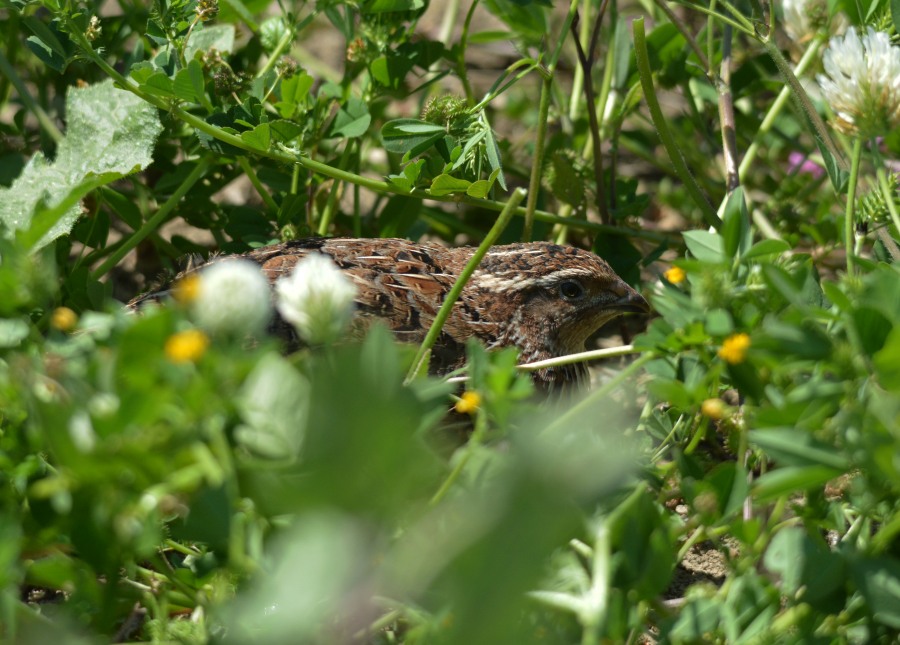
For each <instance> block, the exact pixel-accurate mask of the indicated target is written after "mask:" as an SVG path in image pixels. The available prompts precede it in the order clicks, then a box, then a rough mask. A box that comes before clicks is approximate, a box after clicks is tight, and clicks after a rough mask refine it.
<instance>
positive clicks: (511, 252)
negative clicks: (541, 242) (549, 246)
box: [487, 249, 545, 258]
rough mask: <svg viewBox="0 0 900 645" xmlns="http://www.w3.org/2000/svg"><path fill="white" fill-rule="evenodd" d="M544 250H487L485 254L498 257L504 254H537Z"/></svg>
mask: <svg viewBox="0 0 900 645" xmlns="http://www.w3.org/2000/svg"><path fill="white" fill-rule="evenodd" d="M544 252H545V250H544V249H531V250H530V251H522V250H518V251H488V252H487V254H488V255H490V256H493V257H496V258H499V257H503V256H504V255H539V254H541V253H544Z"/></svg>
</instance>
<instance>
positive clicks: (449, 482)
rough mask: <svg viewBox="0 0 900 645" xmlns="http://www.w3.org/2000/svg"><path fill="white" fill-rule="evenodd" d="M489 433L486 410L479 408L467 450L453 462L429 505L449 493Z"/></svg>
mask: <svg viewBox="0 0 900 645" xmlns="http://www.w3.org/2000/svg"><path fill="white" fill-rule="evenodd" d="M486 434H487V417H486V415H485V412H484V410H482V409H479V410H478V412H477V413H476V417H475V429H474V430H473V431H472V435H471V436H470V437H469V441H468V442H466V447H465V449H464V450H465V452H463V453H462V454H461V455H460V456H459V459H457V460H456V463H455V464H453V469H452V470H451V471H450V473H449V474H448V475H447V477H446V479H444V481H443V482H442V483H441V487H440V488H438V489H437V492H435V494H434V495H432V497H431V499H430V500H429V501H428V505H429V506H435V505H436V504H438V503H439V502H440V501H441V500H442V499H444V496H445V495H446V494H447V491H449V490H450V488H452V487H453V484H454V483H456V480H457V479H459V476H460V475H461V474H462V471H463V470H464V469H465V467H466V464H467V463H468V462H469V459H470V458H471V457H472V455H473V454H474V452H475V449H476V448H477V447H478V446H480V445H481V442H482V441H483V440H484V436H485V435H486Z"/></svg>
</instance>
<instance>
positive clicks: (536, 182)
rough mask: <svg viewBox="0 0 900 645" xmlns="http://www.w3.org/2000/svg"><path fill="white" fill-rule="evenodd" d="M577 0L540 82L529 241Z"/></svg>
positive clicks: (524, 238) (524, 234)
mask: <svg viewBox="0 0 900 645" xmlns="http://www.w3.org/2000/svg"><path fill="white" fill-rule="evenodd" d="M578 2H579V0H571V2H570V3H569V12H568V14H567V15H566V19H565V21H564V22H563V25H562V27H561V29H560V33H559V38H558V39H557V41H556V48H555V49H554V50H553V54H552V55H551V57H550V61H549V63H548V65H547V72H546V74H545V75H544V80H543V82H542V83H541V100H540V104H539V106H538V129H537V133H536V134H535V141H534V156H533V158H532V162H531V177H530V178H529V181H528V201H527V202H526V204H525V225H524V227H523V229H522V241H523V242H530V241H531V234H532V230H533V228H534V211H535V209H537V200H538V196H539V195H540V191H541V175H542V174H543V169H544V143H545V141H544V140H545V139H546V137H547V119H548V118H549V115H550V96H551V91H552V90H553V77H554V73H555V72H556V64H557V62H559V55H560V53H561V52H562V47H563V43H565V42H566V36H568V34H569V29H570V28H571V25H572V21H573V20H574V19H575V14H576V13H577V12H578ZM604 223H605V222H604Z"/></svg>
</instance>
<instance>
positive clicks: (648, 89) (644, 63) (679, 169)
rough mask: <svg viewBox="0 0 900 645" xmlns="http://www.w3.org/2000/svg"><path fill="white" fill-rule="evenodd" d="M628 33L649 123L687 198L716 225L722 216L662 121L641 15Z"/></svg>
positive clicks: (704, 217)
mask: <svg viewBox="0 0 900 645" xmlns="http://www.w3.org/2000/svg"><path fill="white" fill-rule="evenodd" d="M632 33H633V35H634V53H635V57H636V60H637V67H638V72H639V74H640V77H641V87H642V88H643V90H644V99H645V100H646V101H647V107H648V108H650V116H651V118H652V119H653V125H654V126H656V130H657V132H658V133H659V138H660V140H662V143H663V146H664V147H665V149H666V152H667V153H668V155H669V160H670V161H671V162H672V165H673V166H674V168H675V173H676V174H677V175H678V178H679V179H680V180H681V182H682V183H683V184H684V186H685V188H686V189H687V191H688V193H689V194H690V196H691V198H692V199H693V200H694V203H695V204H696V205H697V206H698V207H699V208H700V212H701V213H702V214H703V219H704V220H705V221H706V223H707V224H709V225H710V226H712V227H714V228H719V226H721V224H722V220H720V219H719V216H718V215H717V214H716V211H715V209H713V207H712V205H711V204H710V203H709V201H708V200H707V199H706V195H704V194H703V192H702V191H701V190H700V186H698V185H697V181H696V180H695V179H694V176H693V175H692V174H691V172H690V170H688V167H687V164H686V163H685V162H684V157H682V156H681V151H680V150H679V149H678V146H677V145H676V144H675V139H674V137H673V136H672V133H671V132H669V127H668V125H667V124H666V120H665V117H664V116H663V113H662V109H661V108H660V106H659V101H658V100H657V98H656V92H655V90H654V88H653V75H652V73H651V71H650V54H649V52H648V51H647V39H646V36H645V34H644V19H643V18H638V19H636V20H635V21H634V22H632Z"/></svg>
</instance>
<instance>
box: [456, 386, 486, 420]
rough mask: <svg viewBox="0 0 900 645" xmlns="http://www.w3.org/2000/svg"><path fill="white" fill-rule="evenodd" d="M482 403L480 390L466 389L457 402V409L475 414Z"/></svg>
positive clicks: (461, 412) (464, 412)
mask: <svg viewBox="0 0 900 645" xmlns="http://www.w3.org/2000/svg"><path fill="white" fill-rule="evenodd" d="M480 405H481V395H480V394H479V393H478V392H472V391H466V392H463V395H462V396H461V397H460V398H459V401H457V402H456V411H457V412H459V413H460V414H473V413H474V412H475V411H476V410H478V407H479V406H480Z"/></svg>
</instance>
